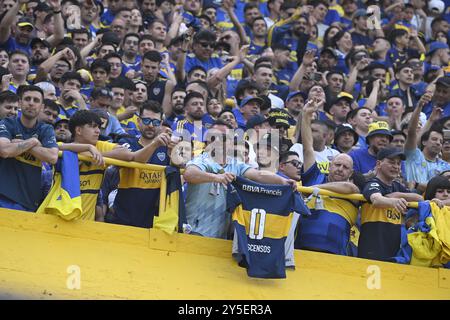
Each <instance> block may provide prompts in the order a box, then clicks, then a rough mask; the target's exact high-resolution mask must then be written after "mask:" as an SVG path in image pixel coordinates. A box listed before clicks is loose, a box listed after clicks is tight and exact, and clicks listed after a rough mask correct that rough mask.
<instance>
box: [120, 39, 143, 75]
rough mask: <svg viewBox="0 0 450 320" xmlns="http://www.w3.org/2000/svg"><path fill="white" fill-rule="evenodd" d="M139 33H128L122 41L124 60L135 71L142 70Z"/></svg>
mask: <svg viewBox="0 0 450 320" xmlns="http://www.w3.org/2000/svg"><path fill="white" fill-rule="evenodd" d="M138 45H139V35H138V34H137V33H128V34H126V35H125V37H124V38H123V41H122V52H123V54H122V62H123V64H124V65H125V66H126V67H127V68H129V69H131V70H134V71H135V72H138V71H139V70H140V64H141V57H140V56H139V55H138Z"/></svg>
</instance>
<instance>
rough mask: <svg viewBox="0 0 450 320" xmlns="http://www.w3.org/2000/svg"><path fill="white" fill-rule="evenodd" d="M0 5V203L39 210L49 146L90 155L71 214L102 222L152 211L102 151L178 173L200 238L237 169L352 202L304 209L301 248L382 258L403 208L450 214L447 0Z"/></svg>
mask: <svg viewBox="0 0 450 320" xmlns="http://www.w3.org/2000/svg"><path fill="white" fill-rule="evenodd" d="M0 3H1V6H0V76H1V86H2V88H1V92H0V119H1V121H0V156H1V159H0V175H1V181H2V182H1V184H0V207H4V208H12V209H19V210H25V211H32V212H34V211H36V210H37V208H38V207H39V205H40V203H41V202H42V201H43V199H44V198H45V195H46V194H47V193H48V191H49V189H50V187H51V185H52V180H53V174H54V166H53V165H54V164H56V163H57V159H58V151H59V150H69V151H74V152H77V153H81V154H88V155H89V156H91V157H92V158H93V160H92V161H91V162H80V168H79V169H80V187H81V193H82V198H83V217H82V218H83V219H88V220H97V221H106V222H108V223H119V224H126V225H134V226H139V227H150V226H152V221H151V219H148V218H147V217H146V213H145V211H144V210H139V208H140V206H141V205H142V208H144V207H145V208H147V207H157V205H158V204H157V203H145V202H146V201H147V200H146V198H145V196H143V194H142V193H140V192H141V191H136V192H135V193H133V192H127V194H126V196H125V195H123V194H121V191H122V189H123V188H122V189H121V188H120V187H119V185H125V183H129V185H132V184H133V183H134V185H133V186H134V187H133V188H137V189H139V184H138V183H136V181H134V182H133V183H131V182H130V181H131V178H127V176H126V174H125V173H124V172H122V169H119V168H118V167H115V166H110V167H108V168H106V166H105V165H104V157H109V158H114V159H119V160H125V161H136V162H142V163H150V164H155V165H163V166H169V165H172V166H177V167H180V168H183V169H184V173H183V176H182V178H183V182H184V189H183V190H184V192H183V197H184V202H185V205H186V218H187V222H188V224H189V226H190V231H191V232H192V233H195V234H200V235H202V236H206V237H216V238H230V237H231V234H232V232H230V221H231V217H230V215H229V214H226V213H225V212H226V187H225V186H226V185H227V184H229V183H230V182H231V181H233V179H234V177H235V176H243V177H246V178H247V179H250V180H253V181H256V182H259V183H267V184H290V185H292V186H293V187H295V186H296V185H303V186H313V187H317V188H320V189H327V190H330V191H334V192H337V193H341V194H353V193H362V194H363V195H364V197H365V198H366V200H367V203H365V204H364V205H363V204H362V203H360V202H357V201H349V200H343V199H331V198H324V199H322V198H320V197H318V195H317V193H315V194H313V195H312V196H311V197H309V198H307V199H306V201H307V204H308V207H309V208H310V210H311V213H312V215H311V216H310V217H309V218H304V219H300V223H299V226H298V228H297V233H296V234H297V237H296V247H297V248H303V249H310V250H317V251H324V252H331V253H336V254H343V255H358V256H360V257H365V258H372V259H379V260H388V259H389V257H392V256H394V255H395V253H396V251H397V250H398V248H399V245H400V226H401V224H402V223H403V222H404V221H403V219H402V215H403V214H406V212H407V210H408V202H409V201H422V200H430V201H433V202H435V203H436V204H438V205H439V206H440V207H443V206H445V205H447V204H449V203H450V198H449V193H450V181H449V180H448V177H450V65H449V60H450V55H449V39H450V38H449V37H450V29H449V22H450V10H448V9H449V2H448V1H441V0H431V1H425V0H410V1H397V0H380V1H375V0H366V1H364V0H329V1H325V0H316V1H309V0H308V1H307V0H267V1H258V0H256V1H255V0H253V1H252V0H247V1H245V0H184V1H181V0H108V1H98V0H62V1H61V0H47V1H39V0H29V1H28V0H17V1H15V0H3V1H0ZM136 170H137V169H136ZM128 172H129V171H128ZM138 176H139V174H138ZM133 179H134V178H133ZM152 179H154V177H153V178H152V177H148V179H147V182H149V183H151V181H153V180H152ZM125 180H127V181H125ZM130 188H131V187H130ZM330 199H331V200H330ZM147 202H148V201H147ZM360 206H361V208H360ZM367 206H369V207H367ZM366 207H367V208H366ZM377 210H378V211H377ZM130 212H131V213H130ZM358 235H359V244H358ZM355 239H356V240H355ZM352 240H353V241H352ZM356 247H357V250H356Z"/></svg>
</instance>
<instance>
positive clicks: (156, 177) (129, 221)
mask: <svg viewBox="0 0 450 320" xmlns="http://www.w3.org/2000/svg"><path fill="white" fill-rule="evenodd" d="M119 143H120V144H122V145H123V146H124V147H126V148H128V149H129V150H131V151H133V152H134V151H138V150H140V149H142V148H143V146H142V144H141V143H140V142H139V140H138V139H136V138H124V139H121V140H120V141H119ZM147 163H151V164H156V165H165V166H167V165H169V164H170V159H169V156H168V154H167V148H166V147H160V148H158V149H156V150H155V152H154V153H153V155H152V156H151V157H150V159H149V160H148V162H147ZM166 173H167V172H165V171H157V170H151V169H148V170H147V169H134V168H120V182H119V186H118V191H117V196H116V198H115V200H114V210H115V214H116V217H117V221H116V223H119V224H124V225H130V226H135V227H141V228H151V227H158V228H160V229H164V230H168V231H174V230H175V229H176V228H178V226H177V223H178V214H179V211H178V210H179V209H180V208H181V207H182V206H183V205H180V203H179V201H180V200H181V201H182V197H181V196H180V195H181V192H179V190H180V189H181V182H180V183H177V181H175V180H173V179H176V178H177V177H175V176H173V175H172V176H170V177H169V175H166ZM179 179H180V178H179V172H178V180H179ZM172 180H173V181H172ZM171 183H175V184H174V185H173V186H172V187H171ZM164 187H165V188H166V190H163V189H164ZM169 189H170V190H169ZM165 191H167V196H169V197H172V198H173V199H172V200H173V201H171V202H170V201H169V202H170V205H175V208H174V207H172V210H168V209H169V208H170V205H169V204H167V203H166V204H167V205H166V204H165V205H163V206H162V207H161V200H160V199H164V197H162V198H161V192H165ZM162 195H163V196H164V195H165V194H164V193H163V194H162ZM163 201H164V200H163ZM160 213H164V215H160ZM155 224H156V225H155Z"/></svg>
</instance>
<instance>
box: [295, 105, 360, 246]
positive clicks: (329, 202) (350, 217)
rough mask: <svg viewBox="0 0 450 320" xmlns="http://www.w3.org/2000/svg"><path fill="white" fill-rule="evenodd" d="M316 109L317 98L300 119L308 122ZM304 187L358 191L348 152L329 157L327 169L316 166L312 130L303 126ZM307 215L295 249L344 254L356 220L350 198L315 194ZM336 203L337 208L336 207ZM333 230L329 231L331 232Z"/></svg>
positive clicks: (302, 221)
mask: <svg viewBox="0 0 450 320" xmlns="http://www.w3.org/2000/svg"><path fill="white" fill-rule="evenodd" d="M318 108H319V103H318V100H311V101H310V102H308V103H307V104H306V105H305V107H304V110H303V119H304V120H302V121H305V123H309V122H310V121H311V119H312V117H313V115H314V113H316V112H317V110H318ZM302 139H303V140H302V141H303V159H304V163H303V174H302V175H301V180H302V184H303V185H304V186H312V187H315V188H321V189H325V190H330V191H334V192H339V193H343V194H351V193H358V192H359V189H358V187H356V185H354V184H353V183H352V182H350V178H351V176H352V174H353V161H352V158H351V157H349V156H348V155H347V154H338V155H336V156H334V157H333V158H332V159H331V162H330V166H329V172H328V174H327V173H324V172H323V170H321V169H320V168H319V163H318V162H317V160H316V152H315V151H314V148H313V132H312V130H311V128H310V127H308V126H306V127H305V128H303V126H302ZM307 205H308V207H309V208H310V210H311V213H312V215H311V216H310V217H302V218H301V221H300V226H299V228H300V230H299V232H298V236H297V238H296V240H295V248H297V249H300V248H301V249H308V250H314V251H322V252H330V253H334V254H341V255H347V252H348V251H347V249H348V245H349V241H350V229H351V227H352V226H353V225H355V223H356V218H357V214H358V209H357V207H356V206H355V204H353V203H352V202H351V201H348V200H343V199H338V198H333V199H331V198H329V197H326V196H318V194H317V193H314V194H313V195H312V196H310V197H309V198H308V199H307ZM336 206H337V207H338V208H339V210H336ZM331 230H332V231H331Z"/></svg>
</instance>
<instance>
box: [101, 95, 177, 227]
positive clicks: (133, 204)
mask: <svg viewBox="0 0 450 320" xmlns="http://www.w3.org/2000/svg"><path fill="white" fill-rule="evenodd" d="M138 128H139V132H140V137H125V138H122V139H120V140H119V144H121V145H122V146H124V147H125V148H127V149H129V150H130V151H132V152H136V151H139V150H142V149H144V148H146V149H148V150H149V155H150V156H149V158H148V161H147V163H150V164H155V165H162V166H167V165H170V158H169V154H170V151H171V150H172V148H173V147H175V145H176V142H174V141H173V140H171V135H170V133H169V132H167V131H166V130H165V129H163V127H162V109H161V105H160V104H159V103H158V102H156V101H151V100H148V101H146V102H145V103H144V104H143V106H142V108H141V109H140V112H139V118H138ZM120 170H125V171H126V172H127V176H130V175H132V176H139V177H142V176H144V175H146V176H147V177H149V176H150V173H149V171H148V170H147V171H146V170H141V169H130V168H122V169H120ZM148 180H152V179H147V181H148ZM119 182H120V175H119V169H118V168H115V169H112V170H110V171H109V172H108V173H107V175H105V181H104V182H103V184H102V191H105V192H104V195H103V203H104V210H106V208H105V206H106V204H108V203H110V202H113V203H114V205H113V206H112V208H110V211H109V215H108V216H107V217H108V219H107V221H108V222H111V223H115V224H122V225H130V226H135V227H142V228H149V227H152V225H153V216H154V214H156V213H157V212H158V201H157V199H159V192H158V190H159V189H158V190H157V189H155V188H154V187H151V182H146V184H147V186H145V185H140V187H141V188H134V189H133V190H132V191H130V188H119V189H118V190H117V188H118V186H119ZM128 182H129V181H127V183H128ZM113 190H117V194H116V195H115V196H114V195H112V196H113V197H115V198H114V200H113V201H111V196H110V195H111V193H112V192H113ZM144 199H145V200H144Z"/></svg>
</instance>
